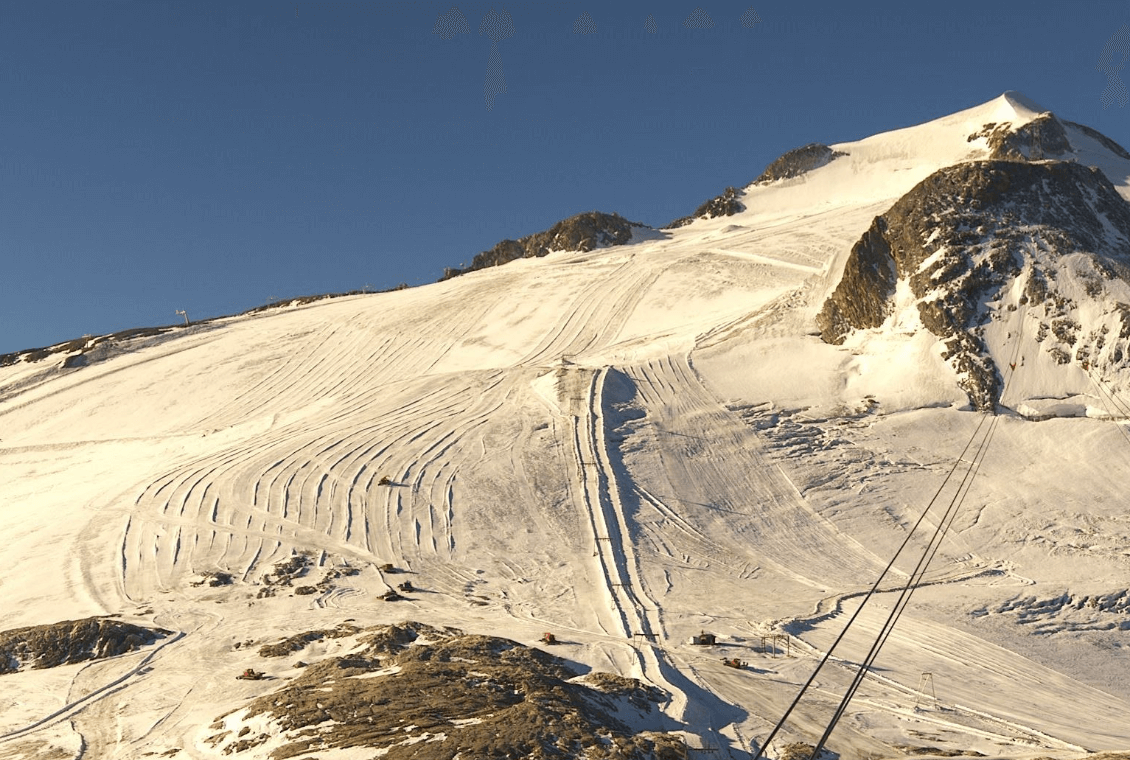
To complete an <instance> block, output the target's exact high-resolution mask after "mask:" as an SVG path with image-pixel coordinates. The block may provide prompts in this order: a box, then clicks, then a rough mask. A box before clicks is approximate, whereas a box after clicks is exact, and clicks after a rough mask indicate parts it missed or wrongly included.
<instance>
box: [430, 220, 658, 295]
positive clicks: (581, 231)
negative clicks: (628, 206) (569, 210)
mask: <svg viewBox="0 0 1130 760" xmlns="http://www.w3.org/2000/svg"><path fill="white" fill-rule="evenodd" d="M633 227H641V228H643V227H647V225H645V224H641V223H639V222H629V221H628V220H627V219H625V218H624V217H622V216H620V215H619V214H605V213H602V212H600V211H586V212H585V213H583V214H577V215H576V216H571V217H569V218H568V219H564V220H562V221H560V222H558V223H557V224H555V225H553V226H552V227H550V228H549V229H548V230H545V231H544V232H537V233H534V234H533V235H527V236H526V237H523V238H519V239H518V240H503V241H502V242H501V243H498V244H497V245H495V246H494V248H491V249H490V250H489V251H483V252H482V253H480V254H478V255H477V256H475V258H474V259H472V261H471V266H469V267H467V268H466V269H451V268H449V269H445V270H444V273H443V278H442V279H444V280H448V279H451V278H452V277H457V276H458V275H461V274H466V273H467V272H474V271H476V270H479V269H486V268H487V267H496V266H499V265H501V264H505V263H507V262H510V261H514V260H515V259H528V258H533V257H536V256H545V255H547V254H548V253H550V252H551V251H592V250H595V249H597V248H606V247H609V246H614V245H624V244H625V243H628V242H629V241H631V239H632V228H633Z"/></svg>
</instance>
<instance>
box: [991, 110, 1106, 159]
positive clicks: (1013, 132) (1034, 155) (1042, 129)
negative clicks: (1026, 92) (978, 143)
mask: <svg viewBox="0 0 1130 760" xmlns="http://www.w3.org/2000/svg"><path fill="white" fill-rule="evenodd" d="M1096 134H1097V133H1096ZM979 137H984V138H986V140H987V141H988V143H989V149H990V151H991V152H990V154H989V158H991V159H999V160H1002V161H1025V160H1027V161H1039V160H1043V159H1059V158H1064V157H1065V156H1067V155H1068V154H1070V153H1072V147H1071V143H1070V142H1069V141H1068V139H1067V133H1066V132H1065V131H1064V129H1063V124H1062V123H1061V122H1060V120H1059V119H1057V118H1056V117H1055V115H1054V114H1052V113H1051V112H1050V111H1049V112H1046V113H1042V114H1040V115H1039V116H1037V117H1036V118H1034V119H1032V120H1031V121H1030V122H1028V123H1027V124H1025V125H1023V126H1021V127H1016V128H1014V127H1013V126H1012V125H1011V124H1008V123H1003V124H997V123H995V122H994V123H990V124H986V125H985V126H983V127H982V128H981V129H980V130H978V131H977V132H974V133H973V134H971V135H970V136H969V142H972V141H973V140H976V139H977V138H979Z"/></svg>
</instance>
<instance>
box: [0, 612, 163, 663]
mask: <svg viewBox="0 0 1130 760" xmlns="http://www.w3.org/2000/svg"><path fill="white" fill-rule="evenodd" d="M168 635H169V631H165V630H162V629H160V628H143V627H141V626H137V625H133V624H131V623H123V622H122V621H120V620H113V619H111V618H105V617H93V618H86V619H84V620H64V621H62V622H60V623H50V624H48V625H35V626H29V627H27V628H16V629H13V630H11V631H4V632H0V674H3V673H14V672H16V671H18V670H25V669H28V668H30V669H33V670H38V669H41V668H53V667H56V666H58V665H69V664H71V663H75V662H86V661H87V660H99V659H102V658H105V657H114V656H116V655H119V654H125V653H126V652H133V651H135V650H137V649H140V648H141V647H144V646H148V645H150V644H152V643H153V642H155V641H157V640H158V639H161V638H164V637H165V636H168Z"/></svg>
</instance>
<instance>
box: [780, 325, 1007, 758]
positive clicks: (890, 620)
mask: <svg viewBox="0 0 1130 760" xmlns="http://www.w3.org/2000/svg"><path fill="white" fill-rule="evenodd" d="M1017 318H1018V320H1019V322H1020V324H1019V327H1018V329H1017V339H1016V342H1015V344H1014V348H1013V360H1012V363H1011V364H1010V367H1013V368H1014V367H1015V366H1016V357H1017V356H1018V355H1019V352H1020V344H1021V337H1022V335H1023V330H1024V320H1023V316H1022V313H1018V314H1017ZM1013 373H1015V369H1013V370H1012V372H1010V373H1009V375H1008V377H1006V378H1005V379H1004V387H1003V388H1001V394H1000V398H1003V397H1004V394H1005V392H1006V391H1007V390H1008V386H1009V384H1010V382H1011V380H1012V375H1013ZM990 417H991V419H992V422H991V424H990V425H989V429H988V431H986V433H985V437H984V438H983V439H982V440H981V443H980V445H979V446H978V447H977V451H976V453H975V454H974V455H973V460H972V461H971V462H969V463H968V464H969V467H968V468H967V469H966V471H965V476H964V477H963V478H962V481H961V483H960V484H959V485H958V488H957V490H956V491H955V492H954V496H953V498H952V499H951V500H950V504H949V506H948V507H947V508H946V512H945V513H944V514H943V516H942V520H941V522H939V523H938V526H937V528H936V529H935V530H934V534H933V536H931V538H930V542H929V543H928V544H927V547H926V549H925V550H924V551H923V554H922V556H921V557H920V558H919V561H918V564H917V565H916V566H915V569H914V572H913V573H912V574H911V576H910V577H909V578H908V579H907V583H906V585H905V586H904V587H903V590H902V592H901V593H900V594H899V598H898V599H897V600H896V602H895V605H894V607H893V608H892V609H891V613H890V614H889V615H888V616H887V620H886V622H885V623H884V625H883V627H882V628H881V629H880V631H879V634H878V636H877V637H876V639H875V641H874V642H873V643H872V645H871V649H870V650H869V651H868V653H867V657H866V658H865V659H864V661H863V662H862V663H861V664H860V667H859V670H858V671H857V672H856V674H855V676H854V678H853V679H852V682H851V685H850V686H849V687H848V690H847V692H846V693H845V694H844V697H843V699H842V700H841V701H840V704H839V706H838V707H837V708H836V711H835V712H834V713H833V715H832V718H831V720H830V721H829V723H828V726H827V728H826V729H825V730H824V734H823V735H822V736H821V737H820V741H819V742H818V743H817V744H816V747H815V749H813V752H812V760H816V758H817V756H818V755H819V754H820V750H822V749H823V748H824V745H825V743H827V741H828V738H829V737H830V736H831V734H832V731H833V730H834V729H835V727H836V724H837V723H839V721H840V718H842V717H843V714H844V712H845V711H846V710H847V706H848V704H849V703H850V702H851V699H852V697H854V696H855V693H856V691H858V689H859V686H860V684H862V683H863V679H864V677H865V676H866V674H867V671H868V670H870V669H871V666H872V665H873V664H874V662H875V658H876V657H878V655H879V652H880V651H881V650H882V648H883V645H884V644H886V642H887V639H888V638H889V637H890V635H891V632H892V631H893V630H894V626H895V624H896V623H897V622H898V620H899V618H900V617H901V616H902V612H903V610H904V609H906V605H907V604H909V602H910V598H911V597H912V596H913V594H914V591H915V590H917V588H918V586H919V584H920V583H921V581H922V578H923V577H924V576H925V573H926V570H927V569H928V568H929V565H930V563H931V562H932V561H933V559H934V556H935V555H936V554H937V551H938V548H939V547H940V546H941V543H942V540H944V539H945V536H946V534H948V533H949V529H950V526H952V525H953V521H954V518H955V517H956V516H957V512H958V511H959V510H960V508H961V506H962V505H963V504H964V502H965V499H966V497H967V496H968V495H969V490H970V488H971V487H972V485H973V479H974V477H975V476H976V473H977V472H979V471H980V465H981V462H982V461H983V460H984V458H985V454H986V452H987V451H988V447H989V442H990V441H991V440H992V438H993V435H994V434H995V432H996V428H997V423H998V421H999V417H998V416H997V414H996V410H995V409H994V410H993V413H992V414H991V415H985V416H983V417H982V419H981V424H983V423H984V421H985V420H986V419H989V418H990ZM981 424H978V426H977V429H976V430H975V431H974V434H973V437H971V438H970V440H969V443H967V444H966V446H965V449H964V450H963V451H962V455H963V456H964V453H965V451H967V450H968V449H969V446H971V445H972V443H973V441H974V440H975V439H976V437H977V432H978V431H980V428H981ZM958 461H959V462H960V461H962V459H961V458H959V459H958ZM955 467H956V465H955ZM950 472H951V473H952V472H953V470H952V469H951V471H950ZM947 480H948V476H947ZM935 498H936V495H935ZM931 504H933V501H931ZM860 608H862V605H860ZM858 611H859V610H857V611H856V612H857V613H858ZM854 619H855V616H853V617H852V620H854ZM767 743H768V742H767Z"/></svg>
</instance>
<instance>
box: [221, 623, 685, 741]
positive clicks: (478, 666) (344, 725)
mask: <svg viewBox="0 0 1130 760" xmlns="http://www.w3.org/2000/svg"><path fill="white" fill-rule="evenodd" d="M350 631H351V632H355V633H356V634H357V642H358V643H357V646H356V647H355V648H354V649H353V650H352V651H351V652H349V653H347V654H344V655H342V656H337V657H329V658H326V659H323V660H321V661H319V662H314V663H311V664H309V665H308V666H307V667H306V668H305V669H303V670H302V674H301V675H300V676H298V677H297V678H295V679H294V680H292V681H290V682H289V683H287V684H286V685H285V686H283V687H282V688H280V689H278V690H277V691H274V692H271V693H269V694H266V695H263V696H261V697H258V698H256V699H253V700H252V701H250V702H249V703H248V704H247V705H245V706H244V707H242V708H240V709H238V710H236V711H234V712H231V713H228V714H227V715H224V716H221V717H220V718H218V719H217V720H216V722H215V723H213V724H212V726H211V727H210V729H209V731H211V732H213V733H211V735H209V736H207V737H206V738H204V740H203V741H204V744H205V745H207V746H210V747H212V748H215V749H218V750H222V752H223V753H224V754H228V755H234V756H237V757H238V756H239V754H240V753H243V752H248V751H250V750H255V749H258V752H256V753H255V754H256V755H257V756H262V755H263V753H264V752H266V753H267V756H269V757H270V758H273V759H274V760H282V759H283V758H289V757H297V756H300V755H303V756H305V755H307V754H309V753H316V752H318V751H328V750H334V749H346V748H371V749H373V750H376V751H378V752H380V753H381V756H382V757H385V758H388V760H400V759H407V758H412V759H413V760H441V759H442V760H450V758H453V757H465V758H471V757H473V758H506V757H522V758H544V759H546V760H549V759H551V758H553V759H556V758H561V759H563V760H564V759H566V758H582V757H583V758H609V759H612V760H673V759H674V758H682V757H684V752H685V750H684V744H683V740H682V737H681V736H680V735H676V734H666V733H658V732H653V731H646V730H639V727H640V726H646V725H648V724H654V725H658V723H659V720H658V717H659V711H658V709H657V708H656V707H655V704H656V703H657V702H662V701H663V700H664V699H665V695H664V694H663V693H662V692H661V691H659V690H658V689H656V688H654V687H651V686H645V685H643V684H641V683H640V682H639V681H636V680H634V679H629V678H623V677H620V676H616V675H612V674H608V673H592V674H589V675H587V676H585V677H583V678H581V677H579V674H578V673H577V672H576V671H575V670H574V669H573V668H572V667H571V666H570V665H569V664H568V663H567V662H566V661H565V660H563V659H561V658H559V657H556V656H554V655H551V654H549V653H547V652H543V651H541V650H538V649H532V648H529V647H526V646H523V645H522V644H519V643H517V642H514V641H510V640H507V639H502V638H496V637H492V636H479V635H469V634H465V633H463V632H462V631H459V630H457V629H453V628H444V629H439V628H434V627H431V626H427V625H423V624H420V623H413V622H405V623H401V624H399V625H385V626H377V627H374V628H367V629H364V630H361V631H358V630H357V629H355V628H354V627H352V626H339V627H338V628H337V629H333V630H332V631H314V632H311V634H312V635H313V638H311V637H310V636H307V635H299V636H296V637H292V638H291V639H288V640H287V641H284V642H281V643H280V644H279V645H274V646H275V647H276V648H277V649H278V650H279V653H289V652H293V651H298V650H297V649H296V648H295V646H296V645H299V644H301V643H303V642H306V641H313V640H316V639H318V638H322V637H324V636H331V635H336V634H338V633H345V632H350ZM261 653H263V652H261ZM273 653H274V651H273V650H272V654H273Z"/></svg>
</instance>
